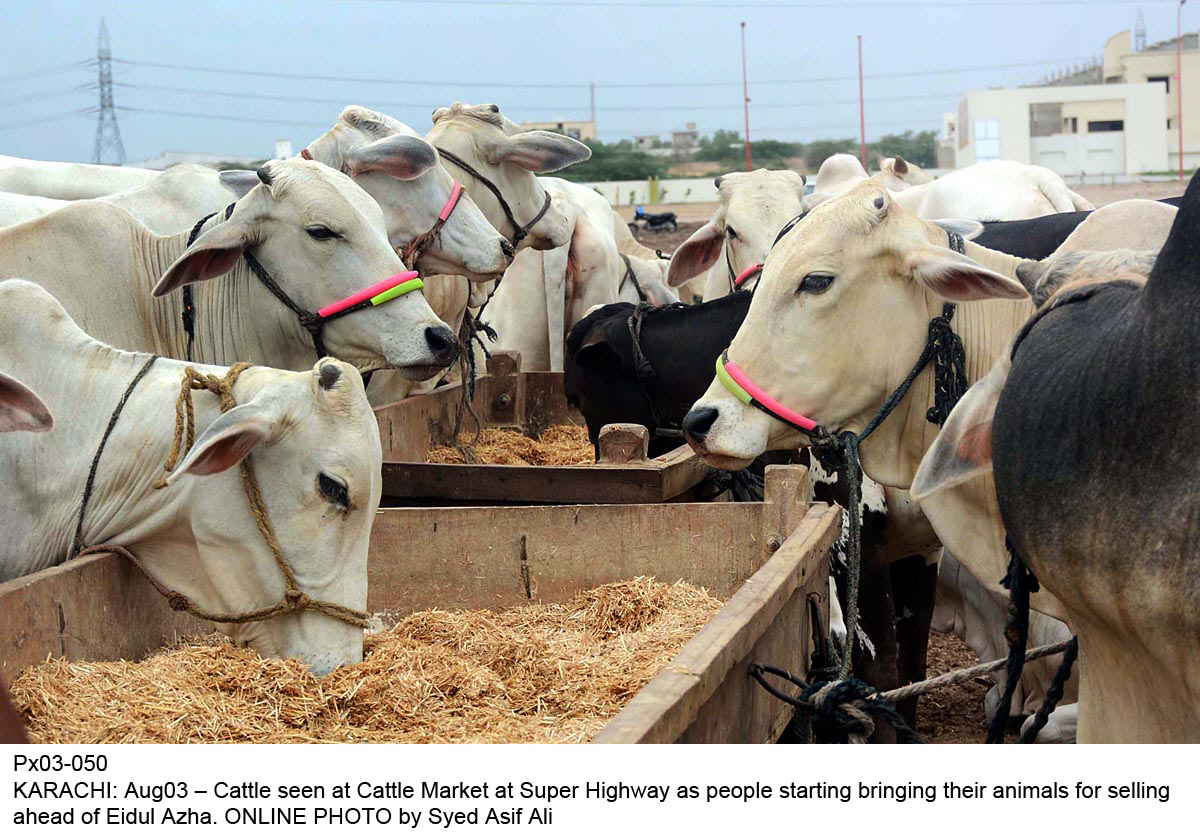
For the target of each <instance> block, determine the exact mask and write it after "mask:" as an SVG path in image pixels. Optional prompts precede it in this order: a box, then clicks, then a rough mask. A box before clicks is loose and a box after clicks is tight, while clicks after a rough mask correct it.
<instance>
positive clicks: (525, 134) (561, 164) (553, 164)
mask: <svg viewBox="0 0 1200 837" xmlns="http://www.w3.org/2000/svg"><path fill="white" fill-rule="evenodd" d="M486 156H487V159H488V161H489V162H491V163H493V164H499V163H512V164H513V165H514V166H519V167H520V168H523V169H525V170H526V171H531V172H533V173H534V174H545V173H546V172H552V171H558V170H559V169H565V168H566V167H567V166H569V165H571V164H572V163H582V162H583V161H584V160H587V159H589V158H590V157H591V156H592V149H590V148H588V147H587V146H586V145H584V144H583V143H582V142H580V141H579V140H573V139H571V138H570V137H566V136H563V135H562V134H555V133H552V132H550V131H522V132H521V133H519V134H513V135H512V136H511V137H503V138H501V139H499V140H496V141H495V142H494V143H492V144H491V146H490V147H489V148H488V150H487V155H486Z"/></svg>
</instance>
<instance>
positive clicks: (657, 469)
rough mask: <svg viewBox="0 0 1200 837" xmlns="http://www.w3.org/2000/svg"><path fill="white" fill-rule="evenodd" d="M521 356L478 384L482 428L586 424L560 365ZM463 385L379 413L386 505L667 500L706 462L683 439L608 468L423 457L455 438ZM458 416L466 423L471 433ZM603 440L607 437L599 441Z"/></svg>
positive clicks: (696, 480) (683, 490)
mask: <svg viewBox="0 0 1200 837" xmlns="http://www.w3.org/2000/svg"><path fill="white" fill-rule="evenodd" d="M519 370H520V358H519V356H517V355H516V354H514V353H501V352H497V353H496V354H495V355H494V356H493V357H492V358H491V359H490V360H489V362H488V374H487V375H484V376H482V377H480V378H478V379H477V380H476V382H475V386H476V392H475V400H474V402H472V403H473V408H474V410H475V414H476V416H477V417H478V419H479V421H480V422H482V423H483V424H484V425H485V426H488V427H510V428H514V429H519V430H523V431H525V432H537V431H539V430H541V429H543V428H546V427H549V426H551V425H554V424H582V423H583V417H582V416H580V415H579V413H578V412H576V411H575V410H574V409H572V408H571V406H570V405H568V404H567V401H566V396H565V395H564V394H563V385H562V373H561V372H520V371H519ZM462 400H463V385H462V384H453V385H450V386H446V387H441V388H439V389H436V390H434V391H433V392H431V393H429V394H427V395H420V396H415V397H413V398H406V399H404V400H403V401H398V402H396V403H395V404H389V405H386V406H382V407H378V408H376V410H375V417H376V420H377V421H378V422H379V435H380V441H381V442H382V444H383V459H384V466H383V494H384V497H385V498H387V502H388V503H389V504H390V505H404V506H408V505H427V506H428V505H453V504H459V503H462V504H468V505H469V504H488V505H492V504H501V505H509V504H514V505H520V504H525V503H546V504H549V503H557V504H563V503H663V502H668V501H671V500H676V501H679V500H689V499H693V498H692V497H691V495H690V491H691V489H693V488H695V487H696V486H697V485H699V484H700V483H701V482H703V480H704V479H705V477H706V476H707V475H708V474H709V472H710V469H709V468H708V466H707V465H705V463H704V461H703V460H702V459H700V458H699V457H698V456H696V455H695V453H694V452H693V451H692V450H691V449H689V448H688V447H686V446H681V447H680V448H678V449H676V450H675V451H673V452H671V453H669V454H666V455H664V456H660V457H656V458H654V459H645V458H642V459H640V460H635V461H628V462H620V463H617V464H611V465H610V464H605V465H569V466H540V467H534V466H519V465H442V464H433V463H427V462H426V461H425V459H426V457H427V456H428V455H429V451H430V449H431V448H434V447H437V446H438V445H447V444H453V442H454V438H453V432H454V427H455V423H456V421H457V420H458V416H459V412H460V410H461V409H462ZM475 427H476V423H475V420H474V419H473V418H472V417H471V416H470V415H467V416H464V418H463V427H462V430H463V431H464V432H467V433H471V432H473V431H474V429H475ZM601 444H603V439H602V440H601Z"/></svg>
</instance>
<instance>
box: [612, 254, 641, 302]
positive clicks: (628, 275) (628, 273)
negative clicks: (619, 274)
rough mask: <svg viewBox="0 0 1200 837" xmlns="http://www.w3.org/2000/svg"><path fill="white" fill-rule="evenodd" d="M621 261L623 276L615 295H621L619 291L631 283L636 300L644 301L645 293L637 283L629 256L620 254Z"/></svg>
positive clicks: (639, 283)
mask: <svg viewBox="0 0 1200 837" xmlns="http://www.w3.org/2000/svg"><path fill="white" fill-rule="evenodd" d="M621 259H622V260H623V261H624V262H625V276H624V278H622V279H621V284H620V285H619V286H618V287H617V293H618V294H620V293H621V289H622V288H624V287H625V283H626V282H632V283H633V288H634V290H636V291H637V295H638V299H640V300H641V301H642V302H645V301H646V292H645V291H644V290H642V283H641V282H639V281H638V278H637V274H636V273H634V270H633V263H632V262H630V261H629V256H626V255H625V254H624V253H622V254H621Z"/></svg>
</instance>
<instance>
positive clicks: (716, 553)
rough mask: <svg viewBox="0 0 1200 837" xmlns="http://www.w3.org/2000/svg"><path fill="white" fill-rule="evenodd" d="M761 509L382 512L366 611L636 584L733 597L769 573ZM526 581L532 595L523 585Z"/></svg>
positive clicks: (488, 603) (521, 600)
mask: <svg viewBox="0 0 1200 837" xmlns="http://www.w3.org/2000/svg"><path fill="white" fill-rule="evenodd" d="M762 509H763V506H762V504H761V503H695V504H692V503H671V504H660V505H640V506H638V505H634V506H520V507H506V508H494V507H483V508H470V507H457V508H453V507H452V508H411V509H386V510H381V511H380V513H379V515H378V517H376V519H375V526H374V530H373V531H372V534H371V560H370V565H369V567H370V570H369V573H370V575H369V580H368V608H369V609H370V610H372V611H388V612H391V613H395V614H406V613H410V612H413V611H418V610H424V609H426V608H431V607H441V608H481V607H511V606H515V605H521V604H525V603H527V602H528V601H530V600H534V601H562V600H565V599H567V598H569V597H571V596H573V595H575V594H576V593H578V592H580V591H582V590H586V589H588V588H590V587H595V586H596V585H598V584H606V583H609V582H613V581H621V580H626V579H630V578H634V577H636V576H640V575H645V576H656V577H657V578H658V579H659V580H661V581H668V582H674V581H677V580H684V581H688V582H691V583H693V584H700V585H703V586H705V587H707V588H708V589H710V590H712V591H713V593H714V594H715V595H718V596H723V597H724V596H729V595H732V594H733V592H734V591H735V590H737V589H738V587H739V586H741V584H742V582H743V581H744V580H745V579H746V578H749V577H750V576H751V575H752V574H753V573H754V572H755V571H756V570H757V569H758V568H759V567H760V566H761V565H762V562H763V560H764V559H763V556H764V548H763V544H762V537H761V534H760V533H761V521H762ZM527 582H528V584H527Z"/></svg>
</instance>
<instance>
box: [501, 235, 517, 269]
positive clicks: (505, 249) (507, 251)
mask: <svg viewBox="0 0 1200 837" xmlns="http://www.w3.org/2000/svg"><path fill="white" fill-rule="evenodd" d="M500 252H501V253H503V254H504V258H506V259H508V263H509V264H512V260H513V259H514V258H515V257H516V255H517V251H516V250H515V249H513V246H512V245H511V244H509V243H508V239H505V238H502V239H500Z"/></svg>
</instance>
